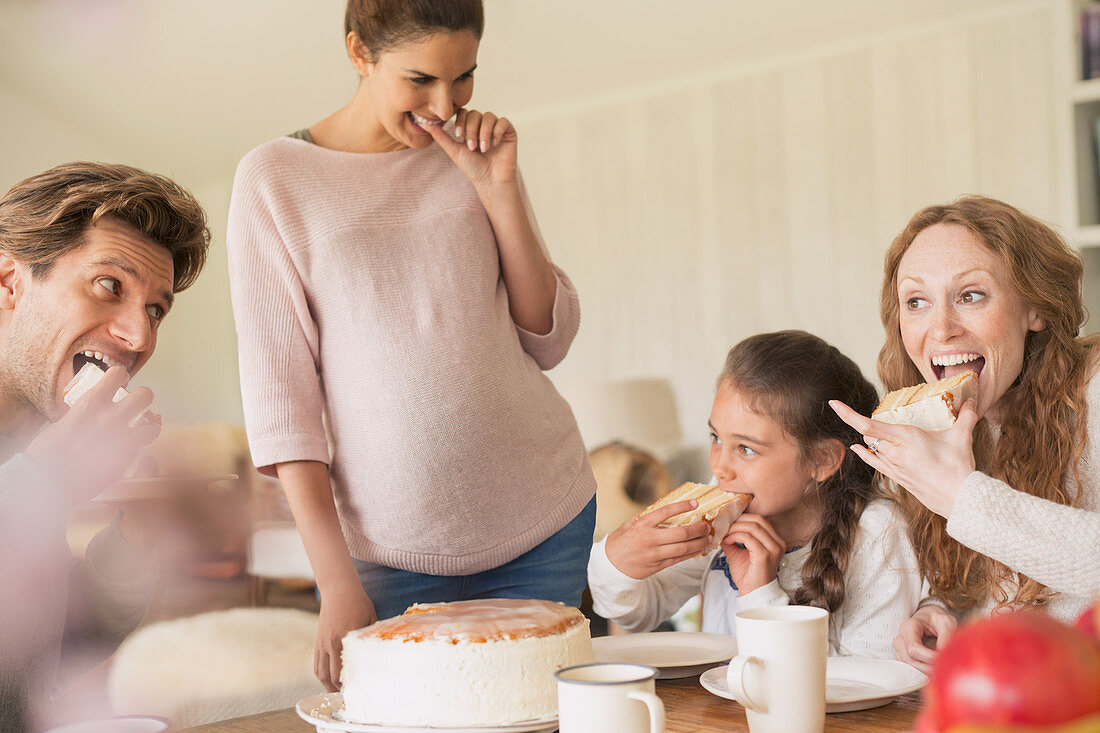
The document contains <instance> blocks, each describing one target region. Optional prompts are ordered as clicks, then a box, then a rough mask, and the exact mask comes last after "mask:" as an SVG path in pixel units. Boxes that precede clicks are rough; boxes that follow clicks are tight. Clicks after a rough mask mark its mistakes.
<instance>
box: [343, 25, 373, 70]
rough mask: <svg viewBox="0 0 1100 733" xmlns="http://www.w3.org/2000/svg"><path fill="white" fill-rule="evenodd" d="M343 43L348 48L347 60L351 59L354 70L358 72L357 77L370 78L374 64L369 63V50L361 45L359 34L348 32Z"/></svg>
mask: <svg viewBox="0 0 1100 733" xmlns="http://www.w3.org/2000/svg"><path fill="white" fill-rule="evenodd" d="M344 41H345V43H346V44H347V47H348V58H349V59H351V63H352V64H353V65H354V66H355V70H356V71H358V72H359V76H363V77H366V76H370V72H371V68H372V67H373V66H374V62H372V61H371V57H370V50H369V49H368V48H367V47H366V46H364V45H363V41H362V40H361V39H360V38H359V34H358V33H356V32H355V31H349V32H348V37H347V38H345V39H344Z"/></svg>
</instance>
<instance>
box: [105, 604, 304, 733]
mask: <svg viewBox="0 0 1100 733" xmlns="http://www.w3.org/2000/svg"><path fill="white" fill-rule="evenodd" d="M316 638H317V614H315V613H310V612H308V611H300V610H297V609H290V608H233V609H229V610H225V611H211V612H209V613H201V614H198V615H196V616H190V617H186V618H179V619H173V620H171V621H160V622H157V623H153V624H150V625H148V626H145V627H142V628H140V629H138V630H137V631H135V632H134V633H133V634H131V635H130V636H129V637H128V638H127V639H126V641H124V642H123V643H122V645H121V646H120V647H119V649H118V651H117V652H116V653H115V656H114V658H113V659H112V661H111V668H110V671H109V673H108V680H107V692H108V696H109V698H110V701H111V707H112V709H113V710H114V713H115V714H116V715H159V716H161V717H165V718H168V719H169V720H171V721H172V722H173V723H174V724H175V726H176V727H178V728H186V727H189V726H195V725H202V724H204V723H209V722H213V721H215V720H224V719H226V718H236V717H239V716H242V715H251V714H254V713H260V712H264V711H267V710H277V709H280V708H286V707H291V706H293V705H294V704H295V703H297V702H298V700H300V699H302V698H303V697H306V696H309V695H316V694H318V693H321V692H324V688H323V687H322V685H321V683H320V682H318V681H317V678H316V677H315V676H314V674H313V648H314V644H315V643H316Z"/></svg>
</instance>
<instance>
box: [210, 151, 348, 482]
mask: <svg viewBox="0 0 1100 733" xmlns="http://www.w3.org/2000/svg"><path fill="white" fill-rule="evenodd" d="M279 174H280V171H279V170H278V161H277V160H275V161H271V160H266V159H262V158H261V159H259V160H257V159H256V158H255V157H254V156H252V155H249V156H246V157H245V159H244V160H242V161H241V165H240V166H239V167H238V169H237V175H236V178H235V180H234V184H233V195H232V199H231V201H230V205H229V224H228V228H227V233H226V241H227V247H228V255H229V285H230V292H231V295H232V301H233V317H234V320H235V321H236V327H237V347H238V359H239V365H240V378H241V397H242V400H243V403H244V415H245V425H246V427H247V430H248V437H249V445H250V447H251V450H252V459H253V461H254V462H255V464H256V465H257V466H258V467H260V468H261V470H264V471H265V472H266V473H269V474H270V473H272V467H273V466H274V464H276V463H280V462H284V461H294V460H313V461H321V462H324V463H327V462H328V461H329V446H328V441H327V438H326V435H325V428H324V422H323V417H322V416H323V412H324V396H323V389H322V384H321V377H320V373H319V370H318V359H319V335H318V329H317V324H316V323H315V322H314V319H313V317H312V315H311V313H310V308H309V299H308V296H307V292H306V287H305V284H304V283H303V281H302V277H301V276H300V273H299V271H298V268H297V266H296V263H295V261H294V259H293V257H292V255H291V250H290V245H291V243H290V242H289V241H288V239H290V238H291V237H293V235H294V234H295V233H294V232H293V231H290V229H291V227H290V225H289V224H287V223H285V222H280V221H278V220H276V217H275V214H274V212H275V211H277V210H279V209H280V208H282V206H285V202H281V201H280V200H279V199H280V197H285V196H286V195H287V194H286V192H285V191H282V190H280V188H279V186H278V176H279ZM303 246H304V245H303Z"/></svg>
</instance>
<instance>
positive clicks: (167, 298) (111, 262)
mask: <svg viewBox="0 0 1100 733" xmlns="http://www.w3.org/2000/svg"><path fill="white" fill-rule="evenodd" d="M92 264H94V265H100V266H103V265H106V266H107V267H117V268H118V269H120V270H122V271H123V272H125V273H126V274H127V275H129V276H130V277H132V278H134V279H135V280H141V279H142V277H141V275H140V274H139V273H138V271H137V268H136V267H134V266H133V265H131V264H130V262H129V261H128V260H124V259H123V258H121V257H118V256H117V255H108V256H106V257H104V258H103V259H100V260H96V261H95V262H94V263H92ZM160 298H161V300H163V301H164V304H165V306H166V308H165V310H168V309H169V308H171V307H172V304H173V303H175V302H176V296H175V295H174V294H173V293H172V291H171V290H162V291H161V292H160Z"/></svg>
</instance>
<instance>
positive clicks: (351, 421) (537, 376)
mask: <svg viewBox="0 0 1100 733" xmlns="http://www.w3.org/2000/svg"><path fill="white" fill-rule="evenodd" d="M536 231H537V230H536ZM227 241H228V247H229V273H230V285H231V289H232V295H233V312H234V316H235V319H236V323H237V336H238V341H239V350H240V370H241V391H242V394H243V397H244V411H245V422H246V426H247V428H248V435H249V442H250V444H251V449H252V458H253V460H254V461H255V463H256V465H257V466H260V467H263V468H265V469H270V468H271V467H272V466H273V465H274V464H276V463H280V462H284V461H296V460H313V461H323V462H325V463H329V465H330V469H331V472H332V480H333V492H334V494H335V497H336V506H337V511H338V512H339V515H340V520H341V524H342V526H343V531H344V536H345V538H346V539H347V542H348V547H349V549H350V550H351V554H352V556H354V557H357V558H360V559H364V560H368V561H371V562H376V563H381V564H384V565H388V566H391V567H397V568H403V569H406V570H413V571H417V572H424V573H432V574H436V575H460V574H469V573H475V572H479V571H482V570H486V569H489V568H493V567H496V566H498V565H501V564H503V563H505V562H508V561H509V560H511V559H513V558H515V557H517V556H519V555H521V554H522V553H524V552H526V551H527V550H529V549H531V548H533V547H534V546H536V545H537V544H539V543H540V542H542V541H543V540H544V539H546V538H547V537H549V536H550V535H552V534H553V533H554V532H556V531H557V530H559V529H560V528H562V527H563V526H565V524H567V523H568V522H569V521H570V520H571V519H572V518H573V517H574V516H576V514H577V513H578V512H579V511H580V510H581V509H582V508H583V507H584V505H585V504H586V503H587V502H588V501H589V499H591V497H592V495H593V493H594V492H595V479H594V478H593V476H592V470H591V467H590V466H589V464H588V457H587V454H586V452H585V449H584V444H583V442H582V440H581V436H580V433H579V432H578V430H577V425H576V422H575V420H574V419H573V414H572V412H571V411H570V409H569V406H568V405H567V404H566V403H565V401H564V400H563V399H562V398H561V396H560V395H559V394H558V392H557V390H555V389H554V386H553V384H552V383H551V382H550V380H549V379H547V378H546V376H545V375H544V374H543V373H542V370H543V369H549V368H551V367H553V366H554V365H555V364H557V363H558V362H559V361H561V359H562V358H563V357H564V356H565V353H566V351H567V350H568V348H569V345H570V343H571V342H572V340H573V337H574V336H575V335H576V332H577V327H578V325H579V323H580V311H579V309H578V302H577V295H576V292H575V291H574V289H573V286H572V284H571V283H570V282H569V279H568V278H567V277H566V276H565V274H564V273H562V272H561V271H560V270H557V269H556V268H555V271H556V274H557V278H558V288H557V294H556V296H555V300H554V325H553V329H552V330H551V331H550V333H549V334H546V335H536V334H533V333H530V332H528V331H524V330H523V329H521V328H519V327H517V326H516V324H515V323H514V322H513V321H512V318H511V315H510V313H509V310H508V297H507V292H506V291H505V287H504V281H503V279H502V278H501V273H500V264H499V259H498V253H497V247H496V242H495V240H494V238H493V231H492V227H491V226H490V223H489V219H488V217H487V216H486V214H485V210H484V209H483V208H482V206H481V202H480V200H479V199H478V197H477V193H476V192H475V191H474V189H473V186H472V185H471V184H470V182H469V181H468V180H467V179H466V177H465V176H464V175H463V174H462V173H461V171H459V170H458V168H457V167H455V165H454V164H453V163H452V162H451V161H450V159H448V158H447V156H446V155H445V154H444V153H443V152H442V151H441V150H440V149H439V147H438V146H435V145H433V146H431V147H430V148H426V149H423V150H417V149H407V150H401V151H398V152H392V153H377V154H359V153H344V152H339V151H333V150H328V149H326V148H322V147H319V146H317V145H312V144H310V143H307V142H305V141H302V140H295V139H290V138H282V139H279V140H275V141H272V142H269V143H266V144H264V145H261V146H260V147H258V148H256V149H255V150H253V151H252V152H251V153H249V154H248V155H247V156H245V158H244V159H243V160H242V161H241V163H240V166H239V167H238V169H237V176H236V180H235V181H234V184H233V197H232V201H231V204H230V208H229V228H228V234H227ZM326 428H327V431H326Z"/></svg>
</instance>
